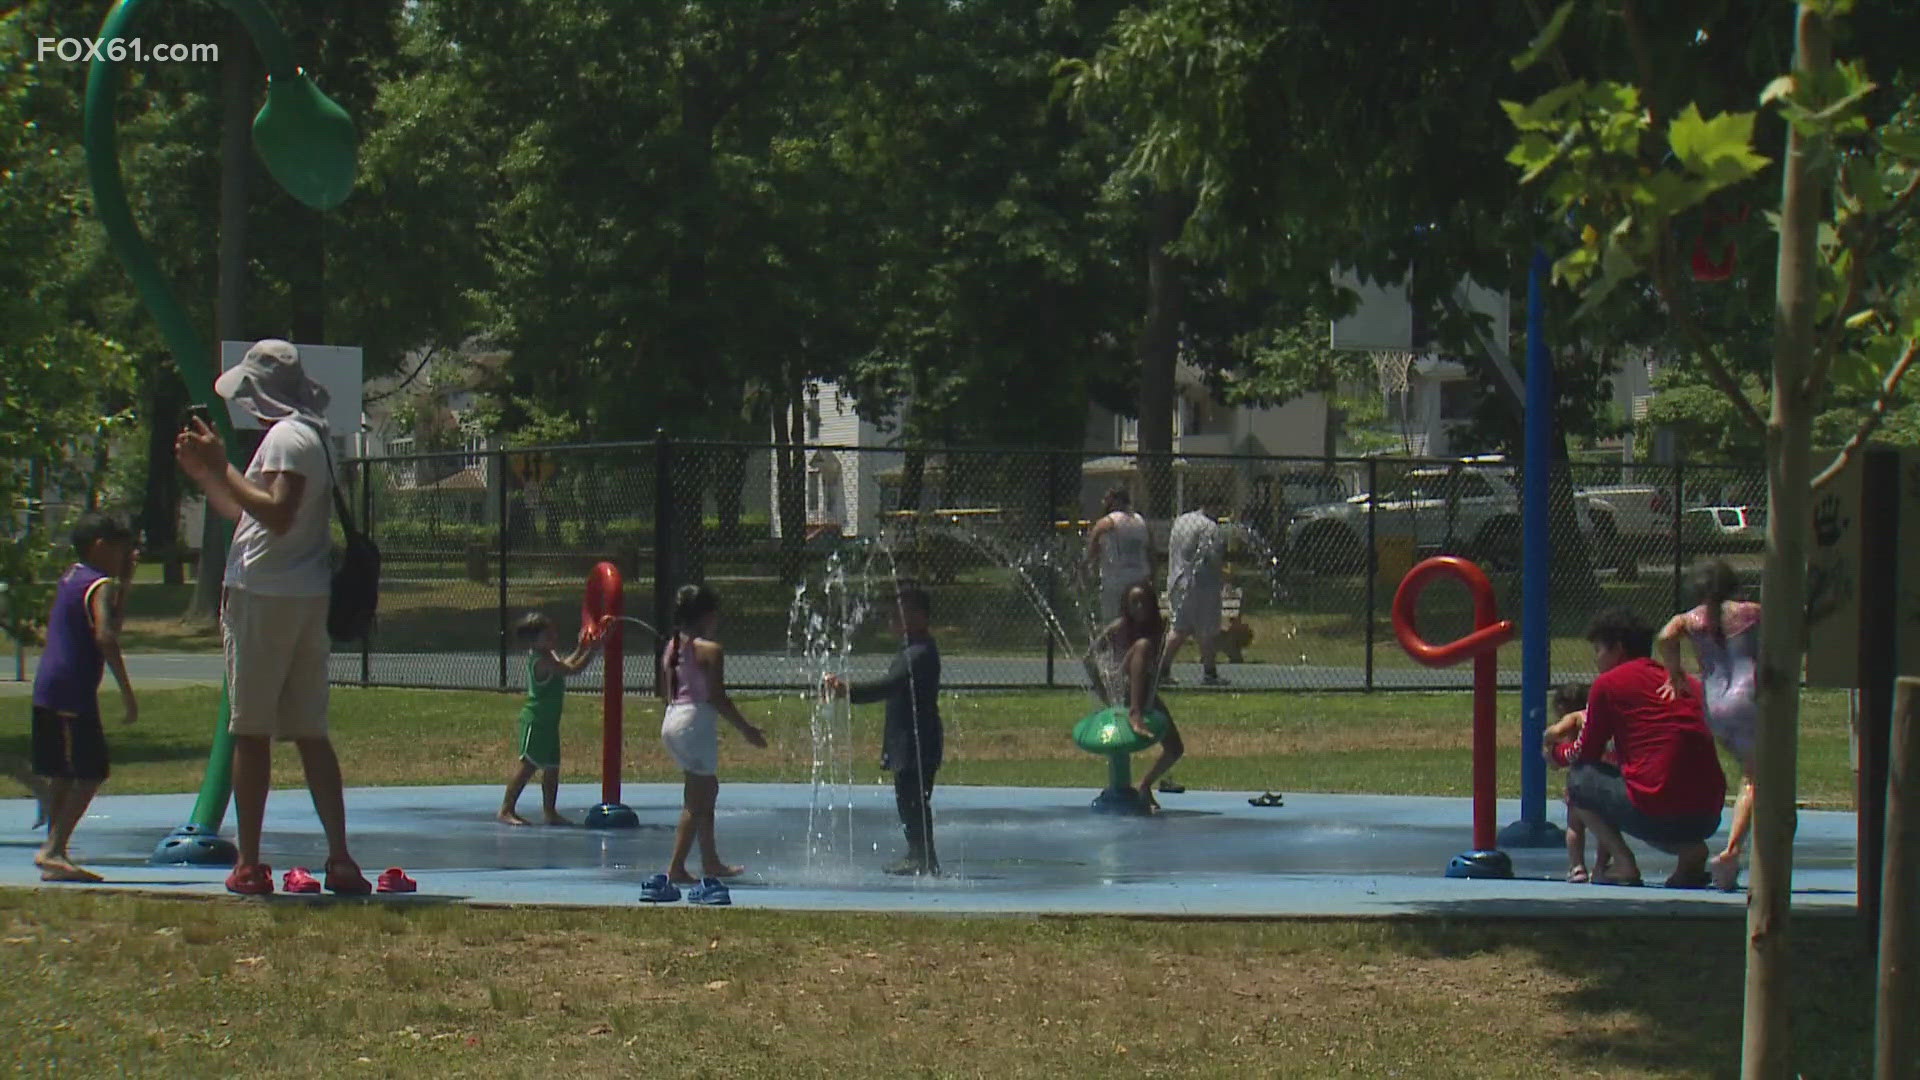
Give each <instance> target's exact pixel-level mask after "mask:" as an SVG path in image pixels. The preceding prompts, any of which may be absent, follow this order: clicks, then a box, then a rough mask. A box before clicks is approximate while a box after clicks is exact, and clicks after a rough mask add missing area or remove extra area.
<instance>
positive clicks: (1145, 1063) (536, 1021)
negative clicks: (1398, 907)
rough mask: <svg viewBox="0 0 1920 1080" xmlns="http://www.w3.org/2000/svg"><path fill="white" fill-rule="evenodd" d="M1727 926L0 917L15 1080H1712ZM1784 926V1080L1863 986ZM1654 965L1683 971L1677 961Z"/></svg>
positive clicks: (226, 914) (1737, 992) (412, 914)
mask: <svg viewBox="0 0 1920 1080" xmlns="http://www.w3.org/2000/svg"><path fill="white" fill-rule="evenodd" d="M1742 934H1743V928H1742V926H1741V924H1740V923H1739V922H1737V921H1735V920H1728V919H1714V920H1711V921H1658V920H1647V919H1636V920H1630V921H1601V922H1595V923H1576V922H1565V923H1525V922H1506V923H1499V924H1495V923H1468V924H1453V923H1446V922H1439V921H1404V922H1400V921H1373V922H1354V921H1291V922H1200V923H1177V922H1137V921H1130V920H1123V919H1110V918H1104V919H1103V918H1047V919H1040V918H993V919H976V918H951V917H949V918H940V917H926V916H899V915H890V916H887V917H884V918H875V917H869V916H862V915H838V914H827V915H822V914H788V913H776V912H761V911H754V912H746V911H740V912H730V911H701V910H688V909H673V910H607V911H563V910H534V909H519V910H476V909H472V908H465V907H451V906H436V905H431V904H421V905H393V906H388V905H383V904H378V903H374V904H357V903H333V904H320V905H314V906H313V907H309V906H308V905H306V904H304V903H300V902H297V901H296V902H274V903H233V902H222V901H200V900H187V899H159V898H151V897H134V896H116V895H110V894H100V893H86V894H81V893H55V892H51V891H36V892H26V891H21V892H0V980H4V982H5V984H6V986H7V990H8V994H7V1001H8V1008H7V1009H6V1010H5V1014H4V1017H0V1036H3V1037H0V1063H5V1064H6V1065H9V1066H10V1067H11V1071H13V1072H16V1073H21V1074H27V1073H32V1074H40V1073H49V1074H51V1073H55V1072H58V1073H60V1074H63V1075H72V1076H88V1075H93V1076H103V1075H125V1074H133V1075H152V1076H218V1075H227V1076H231V1075H247V1076H258V1077H282V1076H286V1077H291V1076H302V1077H304V1076H346V1077H369V1076H405V1077H413V1076H423V1075H424V1076H485V1077H500V1078H513V1077H536V1078H542V1080H544V1078H547V1077H554V1076H575V1075H579V1076H614V1075H656V1076H670V1077H681V1076H689V1077H691V1076H752V1077H780V1078H787V1077H843V1076H860V1077H865V1076H1014V1077H1025V1076H1033V1077H1041V1076H1062V1075H1073V1076H1166V1075H1202V1076H1348V1075H1361V1076H1406V1077H1422V1078H1427V1077H1472V1078H1501V1077H1515V1078H1533V1077H1541V1076H1606V1077H1709V1076H1729V1075H1732V1074H1733V1073H1734V1071H1735V1069H1736V1067H1737V1062H1738V1056H1739V1041H1740V1008H1741V962H1742V950H1741V938H1742ZM1859 939H1860V935H1859V931H1858V928H1857V926H1856V924H1855V922H1854V921H1853V920H1852V919H1850V918H1844V919H1842V918H1801V919H1797V920H1796V921H1795V923H1794V936H1793V950H1794V952H1795V954H1796V961H1795V963H1794V991H1793V993H1794V999H1795V1001H1794V1013H1793V1017H1794V1027H1795V1031H1794V1053H1795V1065H1796V1066H1797V1068H1798V1070H1799V1071H1800V1073H1801V1075H1805V1076H1818V1077H1842V1076H1860V1075H1864V1074H1865V1064H1866V1062H1867V1060H1868V1058H1869V1057H1870V1048H1871V1028H1872V1023H1873V1001H1872V995H1873V985H1874V983H1873V968H1872V964H1871V961H1870V960H1868V959H1866V958H1863V957H1862V955H1861V949H1860V940H1859ZM1676 958H1684V959H1683V960H1680V961H1679V962H1676Z"/></svg>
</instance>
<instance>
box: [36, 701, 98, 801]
mask: <svg viewBox="0 0 1920 1080" xmlns="http://www.w3.org/2000/svg"><path fill="white" fill-rule="evenodd" d="M33 775H35V776H41V777H45V778H46V779H48V780H89V781H94V782H98V781H101V780H105V779H106V778H107V733H106V730H105V729H103V728H102V727H101V726H100V714H99V713H97V712H94V713H70V712H55V711H53V710H52V709H48V708H44V707H42V706H39V705H35V706H34V707H33Z"/></svg>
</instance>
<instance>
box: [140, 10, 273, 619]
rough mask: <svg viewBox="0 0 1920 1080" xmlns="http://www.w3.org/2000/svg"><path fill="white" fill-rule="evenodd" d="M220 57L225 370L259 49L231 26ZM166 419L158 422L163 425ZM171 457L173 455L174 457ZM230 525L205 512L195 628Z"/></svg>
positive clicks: (219, 313) (204, 615) (237, 298)
mask: <svg viewBox="0 0 1920 1080" xmlns="http://www.w3.org/2000/svg"><path fill="white" fill-rule="evenodd" d="M228 24H229V26H228V30H227V32H226V40H225V42H224V43H223V47H222V49H221V53H220V55H221V56H222V57H223V58H224V59H223V60H222V61H221V63H222V65H223V66H222V67H221V71H220V101H221V117H220V268H219V274H220V280H219V285H218V287H217V290H216V293H217V295H216V296H215V300H214V313H213V331H214V332H213V337H214V342H213V347H214V349H215V350H216V352H215V354H214V357H213V367H214V370H216V371H217V370H219V368H220V356H219V353H218V351H217V350H218V349H219V348H220V342H222V341H226V340H229V339H234V338H237V337H238V336H239V335H240V332H241V331H240V325H241V320H242V316H243V311H244V308H245V302H246V294H247V177H248V175H249V172H250V170H251V169H252V168H253V146H252V137H253V89H254V79H255V68H254V59H253V44H252V42H250V41H249V40H247V38H246V35H245V33H244V31H242V30H241V29H239V28H238V27H237V26H236V25H234V24H233V23H232V20H228ZM162 419H164V418H163V417H155V422H156V423H157V422H160V421H161V420H162ZM169 456H171V455H169ZM226 535H227V525H226V523H225V522H223V521H222V520H221V519H220V517H219V515H217V514H216V513H214V511H213V508H212V507H211V506H208V507H207V509H206V510H205V517H204V518H203V525H202V528H201V530H200V538H201V542H200V572H199V575H198V576H197V577H196V578H195V580H194V583H193V601H192V603H191V604H190V605H188V608H187V619H188V621H190V622H199V623H211V622H212V621H213V618H214V615H215V613H216V612H217V611H218V610H219V607H220V586H221V584H222V583H223V582H224V581H225V580H226V566H227V552H226V545H225V544H224V543H223V542H222V541H223V540H224V538H225V537H226Z"/></svg>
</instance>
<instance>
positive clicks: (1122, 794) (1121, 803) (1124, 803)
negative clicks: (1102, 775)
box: [1093, 787, 1147, 815]
mask: <svg viewBox="0 0 1920 1080" xmlns="http://www.w3.org/2000/svg"><path fill="white" fill-rule="evenodd" d="M1093 812H1094V813H1096V814H1141V815H1144V814H1145V813H1146V812H1147V804H1146V803H1145V802H1143V801H1142V800H1141V798H1140V792H1139V790H1138V789H1136V788H1133V787H1110V788H1108V789H1106V790H1105V791H1102V792H1101V793H1100V794H1098V795H1095V796H1094V797H1093Z"/></svg>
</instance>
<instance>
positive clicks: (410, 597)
mask: <svg viewBox="0 0 1920 1080" xmlns="http://www.w3.org/2000/svg"><path fill="white" fill-rule="evenodd" d="M522 569H524V570H525V571H526V574H527V575H529V576H513V577H510V578H509V579H508V582H507V596H506V610H507V613H508V616H509V618H510V619H511V618H513V617H517V616H518V614H519V613H521V612H524V611H528V610H532V609H540V610H544V611H546V612H548V613H549V614H550V615H554V616H556V617H562V618H564V617H565V616H567V614H568V613H569V612H571V611H572V610H574V609H576V608H577V607H578V606H579V602H580V591H581V586H580V585H579V584H578V583H576V582H571V581H564V580H556V579H555V578H554V575H553V574H552V573H551V572H548V571H543V570H539V569H538V568H536V567H527V568H522ZM157 573H158V568H157V567H145V566H143V567H141V575H142V576H141V578H140V579H139V584H138V585H137V586H136V587H135V588H134V589H133V590H132V593H131V596H130V598H129V600H128V616H127V632H126V639H125V640H126V645H127V648H128V649H129V650H131V651H143V652H217V651H218V650H219V648H220V640H219V635H218V634H217V633H216V632H215V631H214V630H213V628H212V627H211V626H207V625H198V624H186V623H183V622H182V621H181V620H180V615H181V613H182V612H184V611H185V610H186V608H187V604H188V601H189V599H190V598H191V596H192V588H193V587H192V585H191V584H186V585H164V584H160V583H159V581H158V578H157ZM1234 578H1235V580H1236V582H1237V583H1238V584H1239V585H1240V586H1241V588H1242V589H1243V601H1244V606H1243V616H1244V619H1245V622H1246V624H1247V625H1248V626H1249V627H1250V628H1251V629H1252V630H1253V632H1254V639H1253V642H1252V644H1251V645H1249V646H1248V648H1247V650H1246V656H1245V659H1246V660H1248V661H1249V662H1253V663H1275V664H1301V665H1315V666H1336V667H1348V668H1355V669H1357V668H1360V667H1361V666H1363V665H1364V664H1365V663H1366V657H1367V633H1368V630H1367V627H1368V618H1369V613H1371V617H1372V624H1373V641H1374V650H1373V659H1374V663H1375V664H1376V665H1377V666H1378V667H1379V668H1382V669H1412V668H1414V667H1415V666H1416V665H1415V664H1414V662H1413V661H1412V660H1411V659H1409V658H1408V657H1407V655H1406V654H1405V653H1404V652H1402V651H1401V650H1400V648H1399V647H1398V646H1397V645H1396V644H1395V643H1394V639H1393V628H1392V624H1391V621H1390V612H1391V609H1392V605H1393V594H1394V588H1395V586H1396V585H1397V582H1394V581H1390V580H1387V579H1384V578H1383V579H1381V580H1379V581H1377V582H1376V583H1375V587H1374V595H1373V602H1372V607H1371V612H1369V606H1368V597H1367V583H1366V580H1365V579H1364V578H1363V577H1359V576H1331V575H1325V576H1313V577H1307V576H1296V577H1293V578H1292V579H1290V580H1289V581H1288V582H1287V584H1286V586H1285V591H1284V592H1283V593H1281V594H1279V595H1276V594H1275V593H1274V591H1273V589H1272V587H1271V584H1270V583H1269V582H1268V581H1267V580H1265V579H1264V578H1263V577H1262V576H1261V575H1259V574H1258V573H1254V572H1252V571H1249V570H1246V569H1242V570H1239V571H1236V573H1235V574H1234ZM811 580H813V581H814V582H815V584H817V583H818V580H819V577H818V575H817V574H816V575H815V577H814V578H813V579H811ZM1518 581H1519V579H1518V577H1517V575H1513V574H1505V575H1496V576H1495V578H1494V582H1495V587H1496V589H1497V591H1498V592H1499V594H1500V610H1501V611H1502V612H1503V613H1504V614H1505V615H1506V616H1508V617H1517V615H1518V608H1519V584H1518ZM881 588H882V586H881V585H879V584H874V585H873V589H874V595H875V596H878V595H879V594H880V590H881ZM1597 588H1598V592H1597V593H1596V594H1595V595H1593V596H1590V597H1587V598H1585V599H1583V600H1581V601H1579V602H1577V603H1576V602H1573V601H1565V600H1563V601H1559V602H1556V603H1555V604H1554V605H1553V626H1552V646H1551V653H1552V662H1553V664H1554V666H1555V667H1556V669H1569V668H1570V669H1576V670H1577V669H1580V668H1583V667H1585V666H1587V665H1588V664H1589V663H1590V662H1591V652H1590V650H1589V649H1588V647H1587V644H1586V642H1585V641H1584V640H1583V637H1584V632H1585V628H1586V622H1587V620H1588V618H1589V617H1590V616H1591V615H1592V613H1593V612H1594V611H1595V610H1597V609H1598V608H1600V607H1602V606H1608V605H1615V604H1619V605H1625V606H1629V607H1632V608H1634V609H1636V610H1638V611H1640V612H1642V613H1643V614H1644V615H1646V617H1647V618H1649V619H1656V618H1664V616H1665V615H1667V614H1668V613H1669V612H1670V610H1671V608H1672V604H1673V587H1672V580H1671V577H1670V575H1669V576H1662V575H1659V574H1653V573H1649V574H1647V575H1644V576H1643V577H1641V578H1640V579H1638V580H1636V581H1633V582H1621V581H1617V580H1614V579H1611V578H1608V579H1603V580H1602V581H1601V582H1600V583H1599V584H1598V586H1597ZM930 589H931V591H932V593H933V598H934V610H935V620H934V621H935V626H934V630H935V633H936V635H937V636H938V637H939V639H940V644H941V650H942V652H944V653H946V654H947V655H950V656H1026V657H1033V658H1037V657H1040V656H1042V655H1044V653H1045V648H1046V645H1045V642H1046V633H1045V631H1044V630H1043V628H1042V621H1041V618H1040V616H1039V614H1038V612H1037V611H1036V609H1035V608H1034V606H1033V602H1032V600H1031V599H1030V598H1029V595H1028V594H1027V592H1026V591H1024V590H1023V588H1022V587H1021V586H1020V585H1019V583H1018V582H1017V580H1016V579H1015V578H1014V576H1013V575H1012V574H1010V573H1009V572H1007V571H1005V570H1000V569H993V568H970V569H966V570H962V571H959V572H957V573H956V574H955V575H954V577H953V580H951V581H948V582H944V583H939V584H933V585H931V586H930ZM720 590H721V593H722V595H723V597H724V598H725V602H726V612H727V614H726V623H725V631H724V637H725V640H726V642H727V644H728V645H729V646H730V647H732V648H734V649H737V650H767V649H774V650H778V649H781V648H784V647H785V646H786V644H787V634H788V631H789V624H790V622H791V620H790V618H789V607H790V605H791V603H792V600H793V590H792V588H791V587H789V586H786V585H781V584H779V583H778V582H777V581H774V580H773V579H771V578H764V579H756V580H753V581H729V582H726V583H724V584H722V585H721V586H720ZM1090 590H1091V586H1090V585H1087V584H1086V583H1082V586H1081V587H1080V593H1081V594H1083V595H1086V596H1089V597H1090V596H1091V591H1090ZM626 592H627V611H628V612H629V613H632V614H637V615H638V616H640V617H641V618H647V619H651V618H652V614H651V610H652V582H651V580H650V579H649V578H647V577H636V578H634V579H633V580H630V581H628V582H627V588H626ZM1071 593H1073V589H1072V588H1071V587H1069V588H1067V589H1066V590H1065V592H1064V593H1063V594H1062V595H1059V596H1057V597H1056V600H1055V603H1054V604H1053V607H1054V609H1055V610H1056V611H1057V612H1058V614H1059V617H1060V619H1061V621H1062V623H1063V624H1064V625H1065V626H1066V627H1068V630H1069V634H1070V635H1071V636H1072V637H1073V639H1074V640H1075V641H1076V642H1083V641H1084V638H1085V637H1086V634H1085V632H1084V631H1083V630H1082V628H1081V627H1080V626H1079V623H1080V622H1081V621H1082V619H1083V618H1085V617H1087V615H1088V614H1089V613H1083V612H1081V611H1080V610H1079V609H1078V608H1077V607H1076V605H1075V604H1074V603H1073V602H1072V600H1071V599H1070V595H1069V594H1071ZM1471 611H1472V602H1471V598H1470V597H1469V596H1468V595H1467V593H1466V590H1465V589H1464V588H1463V587H1461V586H1460V585H1458V584H1457V583H1454V582H1452V581H1443V582H1439V583H1436V584H1435V585H1433V586H1432V587H1431V588H1429V589H1428V590H1427V592H1426V594H1425V595H1424V596H1423V597H1422V600H1421V610H1420V616H1419V623H1420V630H1421V633H1422V634H1423V635H1424V636H1426V638H1427V639H1428V640H1430V641H1435V642H1440V641H1447V640H1451V639H1452V638H1455V637H1459V636H1461V635H1463V634H1465V633H1467V632H1469V631H1470V630H1471V629H1472V616H1471ZM499 635H500V589H499V584H498V582H497V580H494V579H491V578H489V579H488V580H485V581H474V580H469V579H467V578H465V577H463V576H461V574H460V572H459V567H458V566H457V565H455V564H447V565H445V566H418V565H402V566H399V567H396V568H392V569H389V571H388V574H387V578H386V580H385V581H384V582H383V584H382V588H381V603H380V624H379V627H378V629H377V630H376V631H375V635H374V640H373V648H374V649H375V650H376V651H385V652H427V653H431V652H476V651H477V652H487V651H490V650H493V649H495V648H497V647H498V646H499V641H500V636H499ZM854 647H855V648H856V649H858V650H862V651H881V652H885V651H890V650H891V649H892V647H893V646H892V643H891V640H890V638H889V637H888V635H887V632H886V628H885V627H884V626H883V625H882V620H880V619H877V618H876V619H871V620H869V621H868V623H867V624H865V625H863V626H862V627H861V628H860V630H859V632H858V633H857V634H856V635H855V646H854ZM1195 658H1196V654H1195V653H1194V652H1193V651H1192V650H1189V651H1188V652H1187V653H1186V655H1185V659H1188V660H1192V659H1195ZM1517 662H1518V661H1517V652H1515V651H1512V650H1510V651H1509V656H1508V663H1509V664H1514V663H1517Z"/></svg>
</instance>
